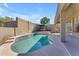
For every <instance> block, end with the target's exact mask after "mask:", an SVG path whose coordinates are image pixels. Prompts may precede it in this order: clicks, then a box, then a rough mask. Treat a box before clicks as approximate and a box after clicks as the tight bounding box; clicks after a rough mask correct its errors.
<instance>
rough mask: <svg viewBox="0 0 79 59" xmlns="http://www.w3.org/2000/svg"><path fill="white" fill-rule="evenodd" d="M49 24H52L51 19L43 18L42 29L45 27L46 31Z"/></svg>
mask: <svg viewBox="0 0 79 59" xmlns="http://www.w3.org/2000/svg"><path fill="white" fill-rule="evenodd" d="M49 22H50V19H49V18H47V17H43V18H41V21H40V23H41V24H42V27H43V29H44V30H45V26H46V25H48V24H49Z"/></svg>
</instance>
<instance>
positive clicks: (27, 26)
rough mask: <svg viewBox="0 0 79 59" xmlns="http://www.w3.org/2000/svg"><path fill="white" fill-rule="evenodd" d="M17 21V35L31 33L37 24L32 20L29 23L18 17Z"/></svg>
mask: <svg viewBox="0 0 79 59" xmlns="http://www.w3.org/2000/svg"><path fill="white" fill-rule="evenodd" d="M17 23H18V27H17V28H16V35H21V34H26V33H31V32H32V31H33V29H34V27H35V24H33V23H30V22H29V23H28V21H25V20H23V19H20V18H18V20H17Z"/></svg>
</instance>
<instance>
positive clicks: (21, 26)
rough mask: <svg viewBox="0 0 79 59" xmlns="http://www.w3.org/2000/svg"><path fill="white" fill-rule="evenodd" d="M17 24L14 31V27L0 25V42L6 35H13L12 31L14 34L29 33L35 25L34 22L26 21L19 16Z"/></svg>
mask: <svg viewBox="0 0 79 59" xmlns="http://www.w3.org/2000/svg"><path fill="white" fill-rule="evenodd" d="M17 25H18V27H16V28H15V31H14V27H0V43H2V42H4V41H5V40H7V39H6V37H11V36H14V33H15V34H16V35H22V34H27V33H31V32H32V31H33V29H34V27H35V24H33V23H30V22H29V23H28V21H25V20H23V19H20V18H18V19H17ZM28 25H29V26H28ZM4 38H5V39H4Z"/></svg>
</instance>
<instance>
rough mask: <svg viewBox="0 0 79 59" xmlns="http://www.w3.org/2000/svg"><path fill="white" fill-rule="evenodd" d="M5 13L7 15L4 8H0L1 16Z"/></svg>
mask: <svg viewBox="0 0 79 59" xmlns="http://www.w3.org/2000/svg"><path fill="white" fill-rule="evenodd" d="M4 13H5V10H4V9H3V8H2V7H0V16H2V15H3V14H4Z"/></svg>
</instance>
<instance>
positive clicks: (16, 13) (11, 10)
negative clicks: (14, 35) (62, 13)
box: [0, 3, 57, 24]
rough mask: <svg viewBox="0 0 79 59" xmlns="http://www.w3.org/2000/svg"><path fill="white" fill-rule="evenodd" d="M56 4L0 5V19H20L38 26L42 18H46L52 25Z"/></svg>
mask: <svg viewBox="0 0 79 59" xmlns="http://www.w3.org/2000/svg"><path fill="white" fill-rule="evenodd" d="M56 10H57V3H0V17H4V16H9V17H12V18H14V19H15V18H16V17H19V18H22V19H25V20H27V21H30V22H32V23H36V24H40V19H41V18H42V17H48V18H49V19H50V24H53V23H54V18H55V14H56Z"/></svg>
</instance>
